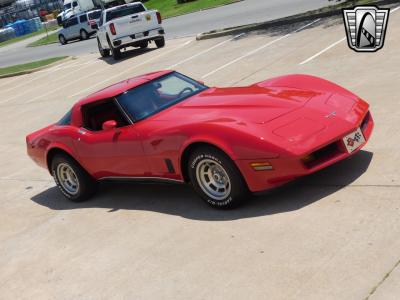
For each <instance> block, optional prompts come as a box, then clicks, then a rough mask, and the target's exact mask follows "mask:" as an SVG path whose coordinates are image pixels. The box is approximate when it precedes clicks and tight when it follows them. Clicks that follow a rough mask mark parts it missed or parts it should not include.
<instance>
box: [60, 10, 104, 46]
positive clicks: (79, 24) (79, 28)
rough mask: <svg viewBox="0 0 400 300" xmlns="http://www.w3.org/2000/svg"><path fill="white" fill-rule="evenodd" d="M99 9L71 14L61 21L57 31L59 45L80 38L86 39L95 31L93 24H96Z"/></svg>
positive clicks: (99, 12)
mask: <svg viewBox="0 0 400 300" xmlns="http://www.w3.org/2000/svg"><path fill="white" fill-rule="evenodd" d="M100 14H101V10H100V9H99V10H92V11H89V12H85V13H81V14H78V15H74V16H71V17H70V18H69V19H67V20H65V21H64V22H63V28H62V29H61V30H60V31H59V32H58V40H59V41H60V44H61V45H65V44H66V43H68V41H71V40H76V39H81V40H87V39H88V38H89V37H90V36H91V35H93V34H95V33H96V29H95V27H92V26H93V25H95V24H97V23H98V21H99V18H100Z"/></svg>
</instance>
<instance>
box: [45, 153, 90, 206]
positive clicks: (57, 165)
mask: <svg viewBox="0 0 400 300" xmlns="http://www.w3.org/2000/svg"><path fill="white" fill-rule="evenodd" d="M51 173H52V175H53V177H54V181H55V182H56V184H57V186H58V188H59V189H60V191H61V193H62V194H63V195H64V196H65V197H66V198H67V199H68V200H71V201H73V202H82V201H85V200H87V199H89V198H90V197H91V196H92V195H93V194H94V192H95V191H96V181H95V180H94V179H93V178H92V177H91V176H90V175H89V174H88V173H87V172H86V171H85V170H84V169H82V167H81V166H80V165H79V164H78V163H77V162H76V161H75V160H73V159H72V158H71V157H69V156H67V155H63V154H58V155H56V156H54V157H53V159H52V161H51Z"/></svg>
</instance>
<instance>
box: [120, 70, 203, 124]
mask: <svg viewBox="0 0 400 300" xmlns="http://www.w3.org/2000/svg"><path fill="white" fill-rule="evenodd" d="M206 89H208V87H207V86H205V85H203V84H200V83H199V82H197V81H195V80H193V79H190V78H188V77H186V76H184V75H182V74H179V73H177V72H174V73H171V74H168V75H166V76H163V77H160V78H157V79H155V80H152V81H150V82H149V83H145V84H143V85H140V86H138V87H136V88H133V89H131V90H129V91H126V92H124V93H123V94H121V95H119V96H117V97H116V98H117V100H118V102H119V104H120V105H121V106H122V108H123V109H124V110H125V111H126V112H127V113H128V114H129V115H130V117H131V119H132V120H134V121H140V120H143V119H145V118H147V117H149V116H151V115H154V114H155V113H157V112H159V111H161V110H163V109H166V108H167V107H170V106H171V105H173V104H175V103H178V102H180V101H182V100H184V99H186V98H188V97H191V96H193V95H195V94H198V93H200V92H201V91H204V90H206Z"/></svg>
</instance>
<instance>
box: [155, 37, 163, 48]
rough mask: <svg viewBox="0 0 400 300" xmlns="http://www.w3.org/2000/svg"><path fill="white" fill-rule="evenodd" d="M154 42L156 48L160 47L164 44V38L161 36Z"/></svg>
mask: <svg viewBox="0 0 400 300" xmlns="http://www.w3.org/2000/svg"><path fill="white" fill-rule="evenodd" d="M154 42H155V43H156V46H157V48H162V47H164V46H165V38H164V37H162V38H160V39H157V40H155V41H154Z"/></svg>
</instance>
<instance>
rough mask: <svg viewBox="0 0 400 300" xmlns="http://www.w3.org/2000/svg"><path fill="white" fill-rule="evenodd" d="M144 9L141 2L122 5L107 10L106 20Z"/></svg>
mask: <svg viewBox="0 0 400 300" xmlns="http://www.w3.org/2000/svg"><path fill="white" fill-rule="evenodd" d="M143 11H145V9H144V7H143V5H142V4H134V5H129V6H128V5H126V6H125V5H124V6H121V7H118V8H116V9H113V10H110V11H108V12H107V16H106V22H108V21H111V20H114V19H118V18H122V17H125V16H129V15H134V14H137V13H140V12H143Z"/></svg>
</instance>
